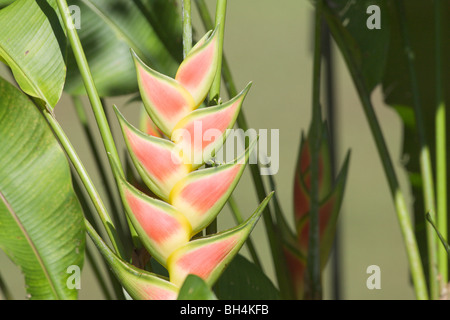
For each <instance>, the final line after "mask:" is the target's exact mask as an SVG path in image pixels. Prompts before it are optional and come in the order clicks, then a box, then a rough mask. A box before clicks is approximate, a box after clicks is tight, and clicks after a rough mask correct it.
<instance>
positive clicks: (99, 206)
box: [43, 110, 126, 258]
mask: <svg viewBox="0 0 450 320" xmlns="http://www.w3.org/2000/svg"><path fill="white" fill-rule="evenodd" d="M43 113H44V116H45V118H46V119H47V122H48V123H49V124H50V127H51V128H52V129H53V132H54V133H55V135H56V136H57V138H58V140H59V142H60V144H61V145H62V147H63V149H64V150H65V152H66V154H67V156H68V157H69V159H70V161H71V162H72V165H73V167H74V168H75V170H76V172H77V174H78V175H79V177H80V179H81V182H82V183H83V185H84V187H85V189H86V191H87V193H88V194H89V197H90V198H91V201H92V203H93V204H94V207H95V209H96V211H97V212H98V214H99V217H100V219H101V221H102V223H103V226H104V227H105V230H106V232H107V234H108V236H109V239H110V240H111V242H112V245H113V247H114V249H115V251H116V253H117V254H118V255H119V256H120V257H122V258H123V257H126V255H125V251H124V249H123V246H122V244H121V241H120V238H119V236H118V234H117V231H116V228H115V226H114V223H113V221H112V220H111V217H110V216H109V214H108V211H107V210H106V207H105V205H104V204H103V201H102V199H101V198H100V195H99V193H98V192H97V190H96V188H95V186H94V184H93V183H92V180H91V178H90V177H89V174H88V173H87V171H86V169H85V168H84V165H83V163H82V162H81V160H80V158H79V157H78V154H77V153H76V151H75V148H74V147H73V146H72V144H71V143H70V141H69V138H68V137H67V136H66V134H65V132H64V130H63V129H62V128H61V126H60V124H59V122H58V121H57V120H56V119H55V118H54V117H53V115H52V114H50V113H49V112H48V110H45V111H44V112H43Z"/></svg>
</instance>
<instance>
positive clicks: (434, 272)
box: [395, 0, 439, 299]
mask: <svg viewBox="0 0 450 320" xmlns="http://www.w3.org/2000/svg"><path fill="white" fill-rule="evenodd" d="M395 4H396V8H397V14H398V19H399V23H400V31H401V38H402V42H403V48H404V51H405V56H406V58H407V62H408V71H409V78H410V82H411V91H412V95H413V106H414V113H415V119H416V126H417V132H418V136H419V144H420V150H421V151H420V171H421V175H422V184H423V196H424V199H425V212H430V214H431V215H432V217H433V215H434V214H435V213H436V206H435V193H434V182H433V169H432V164H431V155H430V150H429V145H428V142H427V137H426V132H425V125H424V122H423V115H422V107H421V102H420V95H419V86H418V83H417V74H416V71H415V67H414V59H415V58H414V52H413V49H412V47H411V44H410V41H409V34H408V28H407V25H406V23H407V22H406V14H405V7H404V2H403V0H399V1H395ZM433 218H434V217H433ZM426 229H427V244H428V263H429V284H430V297H431V299H437V298H438V297H439V282H438V261H437V243H438V242H437V241H438V239H437V236H436V233H435V232H434V230H433V228H432V226H431V225H429V224H427V228H426Z"/></svg>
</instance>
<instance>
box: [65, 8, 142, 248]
mask: <svg viewBox="0 0 450 320" xmlns="http://www.w3.org/2000/svg"><path fill="white" fill-rule="evenodd" d="M57 4H58V9H59V12H60V14H61V17H62V19H63V23H64V26H65V29H66V31H67V36H68V38H69V42H70V45H71V47H72V51H73V54H74V56H75V60H76V62H77V66H78V69H79V70H80V74H81V77H82V79H83V82H84V86H85V89H86V92H87V95H88V98H89V101H90V103H91V107H92V111H93V113H94V116H95V120H96V122H97V126H98V128H99V130H100V135H101V137H102V141H103V145H104V147H105V151H106V152H107V154H108V155H109V156H108V161H109V164H110V166H111V168H112V166H113V165H114V164H113V162H115V163H117V164H118V167H119V170H120V173H121V174H122V175H124V172H123V168H122V166H121V165H120V164H121V162H120V157H119V154H118V153H117V148H116V145H115V143H114V138H113V136H112V133H111V129H110V127H109V123H108V119H107V117H106V114H105V109H104V108H103V105H102V101H101V99H100V96H99V94H98V92H97V89H96V87H95V83H94V79H93V78H92V74H91V70H90V69H89V65H88V62H87V59H86V55H85V53H84V50H83V46H82V45H81V42H80V38H79V37H78V34H77V31H76V29H75V28H74V27H73V23H72V18H71V16H70V11H69V8H68V6H67V1H66V0H57ZM127 222H128V227H129V230H130V232H131V234H132V238H133V241H135V245H136V244H137V243H136V242H137V240H136V239H137V235H136V230H135V229H134V228H133V226H132V224H131V222H130V220H129V219H128V217H127Z"/></svg>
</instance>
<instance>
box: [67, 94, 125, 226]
mask: <svg viewBox="0 0 450 320" xmlns="http://www.w3.org/2000/svg"><path fill="white" fill-rule="evenodd" d="M72 102H73V106H74V108H75V111H76V113H77V116H78V120H79V121H80V124H81V125H82V127H83V130H84V132H85V134H86V138H87V140H88V144H89V147H90V150H91V151H92V155H93V157H94V162H95V164H96V168H97V170H98V172H99V174H100V179H101V181H103V182H104V183H103V185H104V186H105V190H106V196H107V198H108V201H109V204H110V206H111V209H112V214H113V217H115V223H116V225H117V228H118V230H123V228H122V227H121V224H120V217H119V210H118V208H117V205H116V202H115V197H114V193H113V190H112V189H111V185H110V184H109V183H107V181H108V176H107V174H106V171H105V167H104V166H103V164H102V161H101V159H100V155H99V153H98V152H97V146H96V143H95V139H94V134H93V132H92V129H91V127H90V126H89V122H88V119H87V115H86V112H85V111H84V108H83V103H82V101H81V98H80V97H78V96H72Z"/></svg>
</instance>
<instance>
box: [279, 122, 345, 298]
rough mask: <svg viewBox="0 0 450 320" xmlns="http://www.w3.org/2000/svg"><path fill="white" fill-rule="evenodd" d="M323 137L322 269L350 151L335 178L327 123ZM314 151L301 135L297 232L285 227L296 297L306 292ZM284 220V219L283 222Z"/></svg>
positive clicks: (295, 183) (321, 163) (320, 198)
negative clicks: (312, 154) (332, 170)
mask: <svg viewBox="0 0 450 320" xmlns="http://www.w3.org/2000/svg"><path fill="white" fill-rule="evenodd" d="M322 128H323V130H322V135H321V137H322V140H321V146H320V152H319V190H318V191H319V239H320V240H319V241H320V261H321V267H322V270H323V269H324V268H325V266H326V263H327V261H328V257H329V254H330V251H331V247H332V244H333V240H334V236H335V231H336V223H337V218H338V214H339V211H340V207H341V202H342V198H343V194H344V189H345V182H346V178H347V171H348V163H349V155H347V158H346V159H345V162H344V165H343V167H342V169H341V172H340V173H339V175H338V176H337V178H336V180H335V181H334V179H333V177H332V175H331V158H330V151H329V144H328V131H327V126H326V124H325V123H324V124H322ZM310 165H311V153H310V148H309V142H308V139H307V138H305V137H304V135H302V140H301V145H300V151H299V156H298V161H297V167H296V172H295V180H294V221H295V233H294V234H293V233H292V232H290V231H289V230H286V229H287V228H284V231H283V235H284V241H285V243H286V244H287V245H286V246H285V250H284V256H285V259H286V264H287V267H288V270H289V272H290V273H291V277H292V279H293V286H294V290H295V294H296V296H297V298H299V299H301V298H303V297H304V295H305V290H306V289H307V288H306V287H305V283H304V281H305V273H306V267H307V260H306V257H307V254H308V243H309V218H310V217H309V214H310V207H311V198H310V190H311V170H310ZM284 224H285V223H284Z"/></svg>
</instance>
